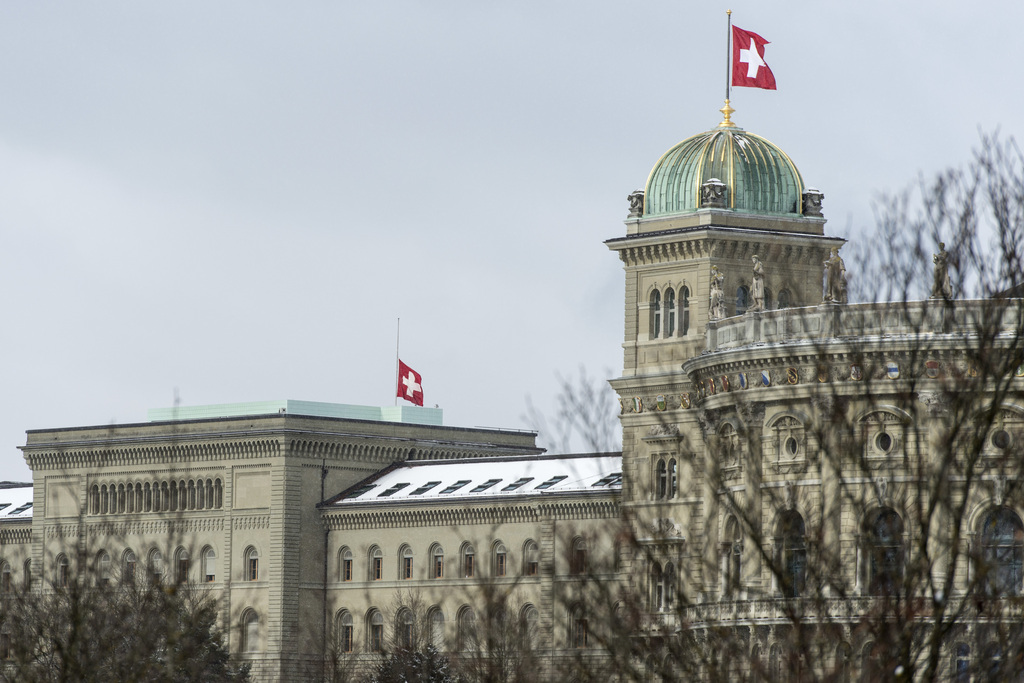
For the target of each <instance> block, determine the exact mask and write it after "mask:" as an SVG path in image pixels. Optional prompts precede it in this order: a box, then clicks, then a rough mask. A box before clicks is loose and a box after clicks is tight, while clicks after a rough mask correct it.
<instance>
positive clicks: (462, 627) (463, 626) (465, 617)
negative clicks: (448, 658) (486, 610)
mask: <svg viewBox="0 0 1024 683" xmlns="http://www.w3.org/2000/svg"><path fill="white" fill-rule="evenodd" d="M476 639H477V633H476V613H475V612H474V611H473V609H472V608H470V607H463V608H462V609H461V610H460V611H459V639H458V648H459V652H470V651H472V650H475V649H476V642H477V641H476Z"/></svg>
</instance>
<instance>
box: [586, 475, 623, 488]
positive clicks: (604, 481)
mask: <svg viewBox="0 0 1024 683" xmlns="http://www.w3.org/2000/svg"><path fill="white" fill-rule="evenodd" d="M621 483H622V472H615V473H614V474H609V475H608V476H607V477H602V478H601V479H598V480H597V481H595V482H594V483H593V486H615V485H616V484H621Z"/></svg>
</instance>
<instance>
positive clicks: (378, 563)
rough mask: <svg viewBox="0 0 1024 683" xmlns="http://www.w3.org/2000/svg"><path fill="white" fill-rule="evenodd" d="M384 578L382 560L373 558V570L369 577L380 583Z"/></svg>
mask: <svg viewBox="0 0 1024 683" xmlns="http://www.w3.org/2000/svg"><path fill="white" fill-rule="evenodd" d="M383 576H384V558H381V557H375V558H373V568H372V569H371V577H372V578H373V580H374V581H380V580H381V578H383Z"/></svg>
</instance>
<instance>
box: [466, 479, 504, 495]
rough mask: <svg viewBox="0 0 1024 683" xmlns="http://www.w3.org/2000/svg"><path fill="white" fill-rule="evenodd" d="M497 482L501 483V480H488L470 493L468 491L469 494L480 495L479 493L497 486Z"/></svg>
mask: <svg viewBox="0 0 1024 683" xmlns="http://www.w3.org/2000/svg"><path fill="white" fill-rule="evenodd" d="M499 481H501V479H488V480H487V481H485V482H484V483H482V484H477V485H476V487H475V488H474V489H473V490H472V491H470V493H480V492H481V491H486V490H487V489H489V488H491V487H492V486H494V485H495V484H497V483H498V482H499Z"/></svg>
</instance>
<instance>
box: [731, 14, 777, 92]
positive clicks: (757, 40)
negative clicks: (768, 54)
mask: <svg viewBox="0 0 1024 683" xmlns="http://www.w3.org/2000/svg"><path fill="white" fill-rule="evenodd" d="M767 44H768V41H767V40H765V39H764V38H762V37H761V36H759V35H757V34H756V33H754V32H753V31H744V30H743V29H741V28H739V27H738V26H733V27H732V84H733V85H737V86H742V87H746V88H764V89H765V90H775V74H773V73H772V70H771V69H769V68H768V65H767V64H765V61H764V46H765V45H767Z"/></svg>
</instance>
